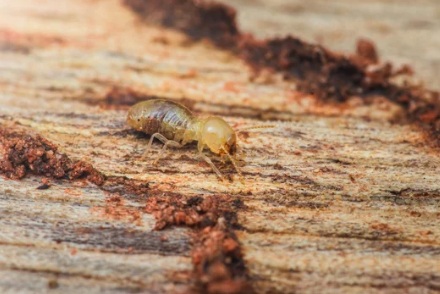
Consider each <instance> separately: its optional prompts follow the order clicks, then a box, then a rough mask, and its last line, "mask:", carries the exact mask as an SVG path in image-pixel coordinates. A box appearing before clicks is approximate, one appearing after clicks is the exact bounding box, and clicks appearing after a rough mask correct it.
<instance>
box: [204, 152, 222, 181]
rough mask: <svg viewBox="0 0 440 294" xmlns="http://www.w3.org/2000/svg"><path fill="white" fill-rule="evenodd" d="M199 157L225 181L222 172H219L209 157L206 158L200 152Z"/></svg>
mask: <svg viewBox="0 0 440 294" xmlns="http://www.w3.org/2000/svg"><path fill="white" fill-rule="evenodd" d="M199 156H200V157H201V158H202V159H203V160H204V161H206V162H207V163H208V164H209V165H210V166H211V168H212V170H213V171H214V172H215V173H216V174H217V176H218V177H219V178H220V179H221V180H224V178H223V176H222V174H221V172H220V171H219V170H218V168H217V167H216V166H215V165H214V163H212V161H211V159H210V158H209V157H208V156H206V155H205V154H203V152H202V151H199Z"/></svg>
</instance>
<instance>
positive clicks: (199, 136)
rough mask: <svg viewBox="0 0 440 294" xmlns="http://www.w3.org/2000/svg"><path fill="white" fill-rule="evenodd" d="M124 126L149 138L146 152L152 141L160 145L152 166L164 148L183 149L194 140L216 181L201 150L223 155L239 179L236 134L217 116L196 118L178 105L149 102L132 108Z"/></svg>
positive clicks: (154, 100)
mask: <svg viewBox="0 0 440 294" xmlns="http://www.w3.org/2000/svg"><path fill="white" fill-rule="evenodd" d="M127 123H128V125H129V126H130V127H132V128H133V129H135V130H138V131H141V132H144V133H146V134H148V135H151V137H150V141H149V142H148V146H147V150H146V152H148V151H149V150H150V148H151V145H152V143H153V140H154V139H155V138H157V139H158V140H160V141H161V142H162V143H163V144H164V145H163V147H162V150H161V151H160V152H159V155H158V157H157V158H156V160H155V161H154V164H156V163H157V162H158V161H159V159H160V158H161V156H162V155H163V153H164V152H165V150H166V149H167V147H168V146H172V147H183V146H184V145H186V144H188V143H190V142H193V141H197V150H198V153H199V156H200V157H201V158H202V159H203V160H205V161H206V162H207V163H208V164H209V165H210V166H211V168H212V170H213V171H214V172H215V173H216V174H217V176H218V177H219V178H220V179H223V176H222V174H221V173H220V171H219V170H218V168H217V167H216V166H215V165H214V163H213V162H212V161H211V159H210V158H209V157H208V156H206V155H205V154H204V153H203V150H204V149H205V148H208V149H209V150H211V152H212V153H214V154H217V155H220V156H221V157H224V156H225V155H226V156H227V157H228V158H229V160H230V161H231V162H232V164H233V166H234V168H235V170H236V171H237V173H238V174H239V176H240V178H242V174H241V172H240V169H239V168H238V166H237V161H236V158H235V155H236V152H237V134H236V132H235V131H234V130H233V129H232V128H231V126H230V125H229V124H228V123H227V122H226V121H225V120H224V119H222V118H221V117H218V116H208V117H199V116H197V115H194V114H193V113H192V112H191V111H190V110H189V109H188V108H186V107H185V106H183V105H181V104H179V103H176V102H173V101H169V100H165V99H152V100H147V101H143V102H139V103H137V104H135V105H133V106H132V107H131V108H130V109H129V111H128V115H127Z"/></svg>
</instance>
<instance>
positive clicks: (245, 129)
mask: <svg viewBox="0 0 440 294" xmlns="http://www.w3.org/2000/svg"><path fill="white" fill-rule="evenodd" d="M272 128H275V125H268V126H263V125H259V126H253V127H244V128H240V129H238V130H236V131H235V132H236V133H241V132H244V131H249V130H256V129H272Z"/></svg>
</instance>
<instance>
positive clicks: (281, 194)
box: [0, 0, 440, 293]
mask: <svg viewBox="0 0 440 294" xmlns="http://www.w3.org/2000/svg"><path fill="white" fill-rule="evenodd" d="M229 2H231V3H232V1H229ZM287 2H288V3H291V1H284V2H283V1H276V2H275V1H274V2H273V3H277V5H278V4H279V5H280V7H282V4H283V3H287ZM249 3H250V1H237V2H236V1H234V5H235V4H236V6H237V8H238V9H239V10H238V12H239V17H240V21H241V22H242V23H243V29H244V30H248V31H252V32H254V33H257V34H258V33H261V34H262V35H265V34H268V35H272V33H273V32H275V31H277V29H278V26H279V25H278V21H280V23H282V26H283V27H284V29H285V30H284V31H283V32H286V31H289V32H292V33H294V34H296V35H300V36H301V37H305V38H306V39H309V40H313V39H314V38H318V37H319V36H320V35H321V28H322V26H327V25H323V23H325V24H327V23H328V24H330V23H331V21H329V20H330V19H333V20H334V19H335V17H336V16H337V18H338V19H339V17H341V18H342V20H341V22H345V21H346V19H349V18H350V17H352V15H353V10H355V11H356V13H357V15H359V16H363V17H365V18H367V17H369V16H370V15H371V14H372V15H373V17H375V18H376V17H377V16H375V15H376V14H375V11H378V10H379V7H382V8H381V9H385V8H387V7H389V5H392V4H386V3H385V2H383V1H374V2H372V3H371V4H365V3H364V4H362V8H357V7H360V6H358V5H348V4H347V3H348V1H338V2H337V3H336V2H335V3H336V4H332V5H335V6H332V7H334V9H330V10H325V9H324V8H320V9H318V7H321V6H320V5H321V4H322V3H321V2H319V1H313V2H312V3H311V4H310V6H307V5H303V4H302V5H300V6H301V7H304V8H303V9H300V10H299V11H298V12H297V14H298V15H301V16H300V19H301V23H300V21H299V20H298V18H294V17H292V18H287V16H286V12H285V9H279V8H277V9H273V5H274V4H271V5H269V7H268V8H266V7H263V6H264V4H263V3H262V2H261V3H259V4H258V5H259V6H257V7H261V10H257V8H251V7H250V4H249ZM295 3H296V2H295ZM393 3H394V4H393V5H395V6H392V7H396V9H397V8H398V9H399V10H398V11H402V13H401V14H399V13H397V12H395V13H394V14H393V15H394V17H395V18H398V20H396V21H394V19H393V18H391V17H390V18H389V19H387V21H386V22H387V24H389V26H390V27H391V30H392V33H389V34H388V35H386V36H389V37H390V38H391V37H392V38H396V39H395V42H392V41H390V40H388V41H387V42H385V41H384V42H382V41H383V40H385V39H387V37H386V36H385V35H384V36H383V39H382V35H381V36H380V40H379V39H376V40H375V41H377V42H378V43H379V45H378V47H379V49H380V52H381V53H382V52H383V54H382V55H383V56H385V57H388V56H390V57H391V59H394V58H395V59H396V60H397V59H401V60H404V61H405V62H409V63H410V64H411V65H414V67H415V68H416V69H418V71H419V73H420V76H421V77H425V78H426V81H427V82H428V83H429V85H432V86H433V88H435V87H436V86H437V87H438V83H436V81H437V82H438V73H439V72H438V68H439V67H438V62H439V58H440V57H439V56H440V55H438V50H437V51H435V50H434V49H432V48H435V46H436V44H437V48H438V44H439V39H438V38H439V37H438V35H436V34H435V32H438V30H439V23H438V20H436V19H435V18H434V19H433V18H431V16H432V13H434V14H435V13H436V14H437V15H438V13H439V11H440V8H439V7H438V6H439V5H438V3H437V1H435V0H432V1H424V2H423V3H424V4H425V5H426V7H431V8H432V9H429V8H425V7H423V8H421V6H420V5H419V4H413V3H412V2H409V1H408V2H406V4H404V5H401V6H397V5H400V4H396V3H400V2H393ZM417 3H419V2H417ZM289 5H290V4H289ZM298 5H299V4H298ZM359 5H360V4H359ZM412 6H413V7H412ZM336 8H337V9H336ZM311 10H312V11H314V13H309V11H311ZM260 11H262V12H261V16H262V17H267V18H270V19H271V24H272V26H269V27H268V26H267V25H266V24H265V23H259V22H258V21H257V18H258V16H259V15H260V14H259V12H260ZM263 11H264V12H263ZM409 11H419V12H420V14H418V17H420V19H422V20H424V21H426V22H429V26H428V28H425V27H424V28H421V29H420V30H415V29H413V30H410V33H411V34H412V36H414V38H409V37H408V38H406V35H405V34H406V33H408V30H407V29H405V26H400V25H399V24H402V23H408V22H412V21H414V19H413V18H412V15H413V14H412V13H410V12H409ZM269 12H270V13H269ZM335 15H336V16H335ZM437 19H438V17H437ZM381 20H383V17H381ZM253 21H255V23H254V24H253V23H252V22H253ZM290 21H291V22H290ZM327 21H329V22H327ZM295 24H296V27H295ZM308 24H310V25H308ZM314 24H315V25H314ZM316 24H320V25H316ZM394 24H396V25H395V26H394ZM301 26H304V27H305V28H307V30H301V29H295V28H298V27H301ZM260 27H261V30H260ZM344 27H349V26H345V25H344ZM332 28H333V27H332V26H330V25H329V26H328V30H331V29H332ZM339 29H340V26H337V27H336V29H335V30H337V31H338V32H340V30H339ZM371 30H372V29H371V27H370V26H369V25H368V23H366V22H357V23H356V29H355V30H354V32H353V31H350V30H347V31H344V30H342V32H341V34H342V35H341V38H342V39H344V40H346V41H347V42H346V43H345V42H341V45H340V46H341V48H342V47H343V46H345V45H344V44H348V43H351V42H353V43H354V41H353V40H354V38H355V37H357V36H361V37H364V36H365V35H368V36H370V35H369V32H371ZM373 30H374V29H373ZM394 33H396V34H397V36H398V37H396V36H395V35H394ZM378 34H379V35H380V34H381V33H378ZM416 36H417V38H418V39H415V38H416ZM371 37H374V36H371ZM323 38H324V39H323V42H324V44H327V43H328V44H329V45H330V47H332V46H334V47H335V48H337V47H338V46H336V44H337V43H339V42H338V39H337V38H335V39H334V38H331V37H329V36H324V37H323ZM318 39H319V38H318ZM409 39H411V40H412V41H411V42H410V41H409ZM398 40H401V42H398ZM414 40H415V41H414ZM342 43H344V44H342ZM412 43H415V44H417V46H414V44H412ZM409 44H412V45H411V46H410V45H409ZM344 48H345V49H346V48H349V46H347V47H344ZM344 48H342V49H344ZM419 48H423V50H426V51H424V53H423V54H420V51H419ZM433 50H434V51H433ZM387 54H389V55H387ZM421 55H422V56H421ZM436 64H437V66H435V65H436ZM251 76H252V73H251V72H250V71H249V69H248V68H247V67H246V66H245V65H244V64H243V63H242V62H241V61H240V60H238V59H236V58H235V57H233V56H231V55H230V54H228V53H226V52H222V51H220V50H217V49H215V48H213V46H211V45H210V44H208V43H206V42H201V43H196V44H194V43H190V42H188V41H187V40H186V39H185V37H184V36H182V35H180V34H178V33H176V32H172V31H168V30H164V29H161V28H157V27H151V26H148V25H145V24H144V23H140V22H139V21H138V20H137V18H136V17H135V16H134V15H133V14H132V12H131V11H129V10H128V9H126V8H124V7H123V6H122V5H121V4H120V3H119V2H118V1H114V0H112V1H90V0H77V1H73V0H69V1H62V2H61V1H55V0H46V1H43V2H38V3H37V2H35V1H32V0H28V1H26V0H21V1H6V0H4V1H0V105H1V108H0V122H1V123H2V124H3V125H5V124H6V125H8V126H19V127H21V128H24V129H26V130H29V132H36V133H39V134H41V135H42V136H44V137H45V138H47V139H48V140H50V141H51V142H53V143H55V144H57V145H58V146H59V149H60V151H62V152H64V153H66V154H67V155H68V156H69V157H70V158H72V159H75V160H85V161H87V162H90V163H91V164H93V166H94V167H95V168H96V169H98V170H99V171H101V172H103V173H104V174H105V175H107V176H126V177H128V178H131V179H135V180H137V181H140V182H148V183H150V188H151V189H152V190H154V191H161V192H163V193H169V192H173V193H180V194H184V195H197V196H202V197H206V196H209V195H217V194H226V195H231V197H236V198H239V199H241V200H243V201H244V204H245V206H246V207H244V208H242V209H240V210H239V211H238V218H239V224H240V225H241V229H239V230H237V231H236V234H237V235H238V237H239V241H240V242H241V246H242V250H243V253H244V254H245V262H246V266H247V268H248V270H249V276H250V282H251V284H252V285H253V286H254V288H255V289H256V290H257V292H259V293H273V292H276V291H279V292H282V293H293V292H301V293H302V292H307V293H319V292H323V291H324V292H328V293H330V292H338V293H356V292H358V293H376V292H385V293H402V292H412V293H430V292H432V293H433V292H436V291H440V226H439V219H440V210H439V204H440V181H439V173H440V158H439V155H438V150H432V149H430V148H429V147H428V144H426V142H425V140H426V137H425V136H424V134H423V133H422V132H420V130H418V129H417V128H415V127H413V126H410V125H396V124H391V123H389V122H388V121H389V119H391V118H392V117H393V115H395V114H396V113H399V108H398V107H396V106H394V105H390V104H388V103H387V102H383V101H377V103H375V104H373V105H370V106H366V105H362V103H360V102H359V101H357V100H353V101H351V102H350V103H347V104H346V105H339V106H335V105H322V104H320V103H319V101H316V99H315V98H314V97H311V96H307V97H305V96H304V95H303V94H301V93H298V92H296V91H295V90H294V85H293V84H292V83H287V82H283V81H281V79H279V78H278V77H276V76H275V77H273V78H271V79H266V80H264V79H263V80H264V81H263V82H261V81H260V82H250V77H251ZM436 79H437V80H436ZM114 87H118V88H121V89H132V90H135V91H137V92H139V93H143V94H145V95H156V96H165V97H170V98H173V99H175V100H176V101H183V102H185V103H190V104H191V108H192V110H194V111H195V112H197V113H201V114H211V113H214V114H217V115H221V116H223V117H224V118H225V119H226V120H227V121H228V122H230V123H231V125H233V126H235V127H242V126H253V125H262V124H263V125H264V124H266V125H276V127H275V128H273V129H269V130H265V131H262V132H254V133H249V134H248V135H246V136H245V135H241V136H240V144H241V146H242V147H243V149H244V150H245V151H246V153H247V160H246V165H245V166H244V167H243V173H244V177H245V183H244V184H243V183H240V181H238V180H235V181H233V182H229V183H222V182H219V181H218V179H217V178H216V176H215V174H214V173H212V171H211V170H210V168H209V167H208V166H207V165H205V164H203V163H200V162H199V161H198V160H197V159H195V150H193V149H192V148H191V147H188V148H186V149H183V150H172V151H169V153H168V154H169V155H168V156H167V158H166V159H164V160H162V161H161V162H160V165H159V166H158V167H154V166H152V164H151V160H147V161H145V160H142V159H141V155H142V152H143V150H144V148H145V146H146V143H147V139H146V138H142V137H139V136H136V135H133V133H130V132H128V131H125V130H127V129H128V127H127V126H126V125H125V115H126V109H123V108H116V109H115V108H112V107H102V106H103V105H104V106H108V105H106V100H105V97H106V93H108V92H109V91H110V90H111V89H113V88H114ZM182 99H184V100H182ZM107 102H108V101H107ZM100 104H101V106H100ZM124 132H125V133H124ZM121 134H126V135H121ZM158 148H159V145H155V149H158ZM221 170H222V171H223V172H224V173H226V174H229V173H231V174H233V169H232V168H231V167H230V166H228V165H223V166H222V167H221ZM40 180H41V178H40V177H35V176H28V177H26V178H25V179H23V180H20V181H14V180H8V179H6V178H4V177H0V211H1V213H0V226H1V229H0V272H1V273H0V289H1V290H0V292H2V293H6V292H10V293H17V292H23V293H34V292H44V291H49V290H50V291H51V292H54V293H58V292H59V293H75V292H82V291H87V292H88V293H99V292H129V291H134V292H147V293H158V292H159V293H164V292H184V291H191V290H190V289H191V288H190V286H191V284H192V281H191V278H189V275H188V273H189V272H191V271H192V263H191V258H190V251H191V246H192V244H191V234H190V229H189V228H186V227H171V228H169V229H166V230H163V231H154V230H153V228H154V224H155V220H154V218H153V216H151V215H149V214H146V213H141V214H140V215H141V218H140V219H136V220H134V219H133V218H130V217H129V216H127V215H125V216H124V217H115V215H114V214H108V213H105V212H106V211H108V210H106V205H108V201H106V200H108V198H109V197H111V196H112V192H108V191H107V192H104V191H103V190H102V189H100V188H98V187H96V186H94V185H93V184H88V185H85V184H84V183H83V182H70V181H67V180H56V181H53V182H52V184H53V185H52V186H51V187H50V188H49V189H47V190H37V189H36V188H37V187H38V186H39V185H40V184H41V182H40ZM121 193H122V196H123V198H124V207H125V209H128V211H142V208H143V207H144V206H145V203H146V201H148V200H147V199H145V198H141V197H134V196H133V195H130V194H129V193H127V194H124V192H121Z"/></svg>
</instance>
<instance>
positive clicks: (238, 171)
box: [222, 148, 243, 180]
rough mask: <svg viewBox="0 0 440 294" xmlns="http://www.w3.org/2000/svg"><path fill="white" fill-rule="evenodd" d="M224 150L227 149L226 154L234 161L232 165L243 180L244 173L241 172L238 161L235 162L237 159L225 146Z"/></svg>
mask: <svg viewBox="0 0 440 294" xmlns="http://www.w3.org/2000/svg"><path fill="white" fill-rule="evenodd" d="M222 149H223V151H225V153H226V155H227V156H228V157H229V160H230V161H231V162H232V165H233V166H234V167H235V170H236V171H237V173H238V175H239V176H240V178H241V179H242V180H243V174H242V173H241V171H240V169H239V168H238V166H237V163H236V162H235V159H234V158H233V157H232V156H231V154H229V152H228V151H226V150H225V149H224V148H222Z"/></svg>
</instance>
